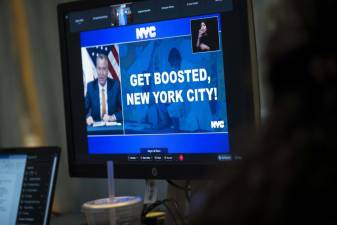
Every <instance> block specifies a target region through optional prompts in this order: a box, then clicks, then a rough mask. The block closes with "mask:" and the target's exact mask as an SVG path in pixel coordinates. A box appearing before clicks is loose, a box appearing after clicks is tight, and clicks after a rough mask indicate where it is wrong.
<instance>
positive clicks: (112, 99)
mask: <svg viewBox="0 0 337 225" xmlns="http://www.w3.org/2000/svg"><path fill="white" fill-rule="evenodd" d="M107 97H108V112H109V115H110V116H111V115H113V114H115V116H116V119H117V120H118V121H120V120H123V117H122V110H121V109H122V106H121V92H120V84H119V82H118V81H116V80H113V79H110V78H108V79H107ZM85 113H86V115H87V117H89V116H92V118H93V119H94V121H101V107H100V102H99V87H98V80H97V79H96V80H93V81H91V82H89V83H88V85H87V95H86V96H85Z"/></svg>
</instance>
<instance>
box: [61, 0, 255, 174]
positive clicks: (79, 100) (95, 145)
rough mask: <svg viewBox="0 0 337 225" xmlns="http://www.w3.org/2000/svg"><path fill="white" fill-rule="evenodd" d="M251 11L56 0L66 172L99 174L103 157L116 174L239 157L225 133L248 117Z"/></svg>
mask: <svg viewBox="0 0 337 225" xmlns="http://www.w3.org/2000/svg"><path fill="white" fill-rule="evenodd" d="M247 8H248V7H247V5H246V3H245V1H233V0H198V1H194V0H193V1H192V0H183V1H182V0H179V1H178V0H170V1H155V0H146V1H134V2H123V3H119V4H118V2H117V1H116V2H114V4H112V3H111V1H109V2H105V3H104V2H102V3H91V4H89V3H87V4H84V3H81V2H80V3H71V4H62V5H60V6H59V21H60V34H61V49H62V62H63V78H64V96H65V105H66V117H67V132H68V148H69V149H68V151H69V160H70V161H69V162H70V170H71V174H73V175H75V176H104V163H105V161H106V160H108V159H109V160H113V161H114V163H115V165H116V172H117V173H116V175H117V177H144V178H146V177H151V176H156V177H161V178H177V177H180V176H182V177H190V176H192V177H194V176H196V177H197V176H199V174H201V173H198V174H195V171H196V170H195V169H198V170H200V171H202V170H204V169H205V168H206V167H214V166H221V165H223V164H226V163H227V162H230V161H233V160H235V159H239V158H241V156H240V155H237V154H235V153H234V147H233V145H232V144H231V135H232V133H231V132H232V131H233V129H235V126H236V125H237V123H238V122H239V121H241V122H242V121H252V120H253V119H252V118H253V117H254V115H253V114H254V110H253V103H252V101H253V94H252V87H251V86H252V78H251V70H250V45H249V31H248V16H247V12H248V9H247ZM242 68H244V71H243V70H242ZM240 85H241V87H240ZM240 89H241V90H240ZM240 92H241V93H240ZM232 102H233V103H232ZM243 110H244V111H245V113H246V114H247V115H245V116H242V114H243V113H242V111H243Z"/></svg>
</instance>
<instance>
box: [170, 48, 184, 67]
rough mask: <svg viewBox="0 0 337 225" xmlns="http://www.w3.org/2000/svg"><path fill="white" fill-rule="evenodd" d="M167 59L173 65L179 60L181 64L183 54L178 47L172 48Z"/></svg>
mask: <svg viewBox="0 0 337 225" xmlns="http://www.w3.org/2000/svg"><path fill="white" fill-rule="evenodd" d="M167 60H168V61H169V63H170V64H171V65H172V64H174V63H175V62H177V63H178V64H179V65H180V64H181V54H180V52H179V50H178V49H177V48H171V50H170V52H169V55H168V58H167Z"/></svg>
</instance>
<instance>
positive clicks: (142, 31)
mask: <svg viewBox="0 0 337 225" xmlns="http://www.w3.org/2000/svg"><path fill="white" fill-rule="evenodd" d="M156 36H157V33H156V27H155V26H150V27H141V28H136V38H137V39H144V38H154V37H156Z"/></svg>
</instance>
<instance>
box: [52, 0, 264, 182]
mask: <svg viewBox="0 0 337 225" xmlns="http://www.w3.org/2000/svg"><path fill="white" fill-rule="evenodd" d="M141 1H143V0H141ZM128 2H139V1H130V0H127V1H122V0H116V1H113V2H112V1H107V0H100V1H80V2H70V3H62V4H60V5H58V23H59V34H60V36H59V37H60V50H61V62H62V78H63V94H64V106H65V120H66V133H67V147H68V164H69V173H70V176H72V177H102V178H104V177H106V176H107V173H106V165H105V163H104V162H105V161H104V160H102V161H100V162H97V161H96V162H83V161H77V160H76V153H75V151H76V147H75V146H76V143H75V140H74V138H73V137H74V134H75V132H76V131H74V128H73V118H72V117H73V116H72V115H73V112H72V111H73V110H74V109H73V108H72V103H71V100H70V95H71V92H70V76H69V73H68V71H69V65H68V61H67V58H68V57H69V56H68V54H67V43H66V20H65V15H66V14H68V13H69V12H73V11H82V10H88V9H93V8H99V7H106V6H110V5H116V4H121V3H128ZM233 5H234V7H240V8H241V10H240V11H239V12H235V13H236V14H237V15H236V16H238V17H240V19H241V20H242V21H240V22H241V24H242V25H243V26H244V28H243V30H244V31H245V32H246V34H245V37H246V38H244V39H245V45H246V48H245V50H246V54H243V55H244V56H245V58H244V59H243V61H244V62H245V63H244V65H243V66H242V67H243V68H244V69H242V70H243V71H241V73H240V74H239V75H238V76H236V77H235V78H234V77H229V76H228V75H227V76H226V77H225V81H226V97H227V104H228V106H227V110H228V129H229V133H230V144H231V148H232V149H233V151H234V152H235V149H236V146H235V142H234V140H233V137H234V136H235V135H236V134H238V133H239V132H240V131H241V128H242V127H255V126H256V124H257V123H258V121H259V118H260V116H259V115H260V112H259V108H260V103H259V97H258V96H259V94H258V87H257V84H258V81H257V63H256V46H255V41H254V40H255V34H254V29H252V28H253V26H254V20H253V13H252V12H253V6H252V2H251V1H250V0H248V1H246V0H233ZM231 79H234V81H233V82H236V86H235V87H232V86H231V85H228V83H229V82H231ZM238 80H245V82H246V83H247V84H246V85H243V89H244V90H241V91H240V90H238V85H237V82H238ZM229 96H235V97H229ZM233 99H234V100H233ZM235 100H238V101H235ZM238 102H240V103H239V104H238ZM232 109H235V110H232ZM234 111H235V112H234ZM238 112H239V113H238ZM108 159H109V157H108V156H107V157H106V160H108ZM231 163H232V162H226V163H223V164H222V165H220V164H217V163H212V164H205V163H200V164H187V165H185V164H181V163H170V164H162V163H161V164H155V163H153V164H148V163H146V164H145V165H144V164H142V165H140V164H133V163H131V164H122V163H118V162H115V163H114V165H115V177H116V178H132V179H150V178H151V179H154V178H155V179H203V178H207V174H208V172H209V171H212V170H216V169H220V168H223V167H225V166H226V165H228V164H231Z"/></svg>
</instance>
